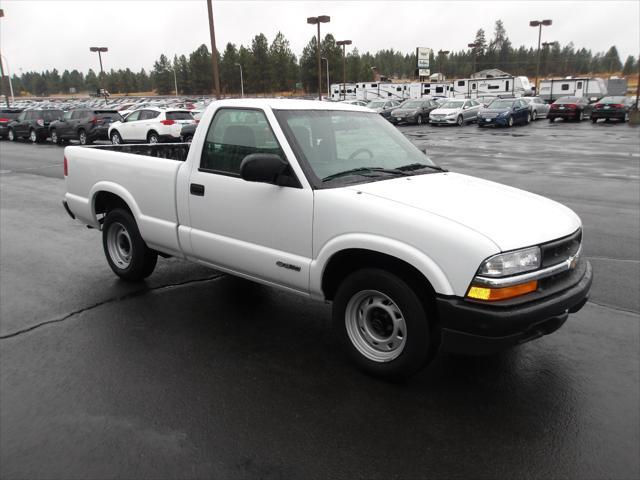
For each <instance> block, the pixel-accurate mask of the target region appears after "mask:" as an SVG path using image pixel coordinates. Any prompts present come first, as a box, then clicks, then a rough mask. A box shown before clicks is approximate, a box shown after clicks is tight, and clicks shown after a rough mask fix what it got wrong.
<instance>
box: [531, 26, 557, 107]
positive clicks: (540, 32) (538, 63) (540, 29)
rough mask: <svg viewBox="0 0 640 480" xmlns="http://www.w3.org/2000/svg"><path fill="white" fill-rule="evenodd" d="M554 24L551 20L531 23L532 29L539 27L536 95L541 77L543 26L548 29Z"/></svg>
mask: <svg viewBox="0 0 640 480" xmlns="http://www.w3.org/2000/svg"><path fill="white" fill-rule="evenodd" d="M552 23H553V22H552V21H551V20H531V21H530V22H529V26H530V27H538V61H537V63H536V82H535V84H534V85H535V87H536V95H538V76H539V75H540V39H541V38H542V26H543V25H544V26H545V27H548V26H549V25H551V24H552Z"/></svg>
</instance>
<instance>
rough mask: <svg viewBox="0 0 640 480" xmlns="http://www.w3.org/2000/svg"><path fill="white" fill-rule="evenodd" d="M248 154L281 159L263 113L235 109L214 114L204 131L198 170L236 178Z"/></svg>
mask: <svg viewBox="0 0 640 480" xmlns="http://www.w3.org/2000/svg"><path fill="white" fill-rule="evenodd" d="M252 153H272V154H276V155H280V157H282V158H283V159H284V158H285V156H284V153H283V152H282V149H281V148H280V144H279V143H278V141H277V140H276V137H275V135H274V134H273V131H272V130H271V127H270V126H269V123H268V122H267V118H266V117H265V115H264V112H262V111H260V110H250V109H239V108H222V109H220V110H218V111H217V112H216V115H215V117H214V118H213V121H212V122H211V125H210V126H209V130H208V131H207V136H206V138H205V142H204V147H203V149H202V156H201V158H200V168H201V169H202V170H206V171H211V172H214V173H223V174H227V175H234V176H238V175H239V174H240V164H241V163H242V160H243V159H244V157H246V156H247V155H250V154H252Z"/></svg>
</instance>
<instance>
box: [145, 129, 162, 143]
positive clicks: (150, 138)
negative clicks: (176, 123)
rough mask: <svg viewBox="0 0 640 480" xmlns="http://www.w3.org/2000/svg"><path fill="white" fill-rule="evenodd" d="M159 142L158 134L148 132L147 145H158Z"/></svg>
mask: <svg viewBox="0 0 640 480" xmlns="http://www.w3.org/2000/svg"><path fill="white" fill-rule="evenodd" d="M158 142H160V137H159V136H158V134H157V133H156V132H153V131H151V132H149V134H148V135H147V143H158Z"/></svg>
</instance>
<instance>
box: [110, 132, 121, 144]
mask: <svg viewBox="0 0 640 480" xmlns="http://www.w3.org/2000/svg"><path fill="white" fill-rule="evenodd" d="M111 143H113V144H114V145H118V144H119V143H120V135H118V134H117V133H114V134H113V135H111Z"/></svg>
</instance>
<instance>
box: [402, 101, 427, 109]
mask: <svg viewBox="0 0 640 480" xmlns="http://www.w3.org/2000/svg"><path fill="white" fill-rule="evenodd" d="M421 106H422V102H411V101H409V102H404V103H403V104H402V105H401V107H402V108H420V107H421Z"/></svg>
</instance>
